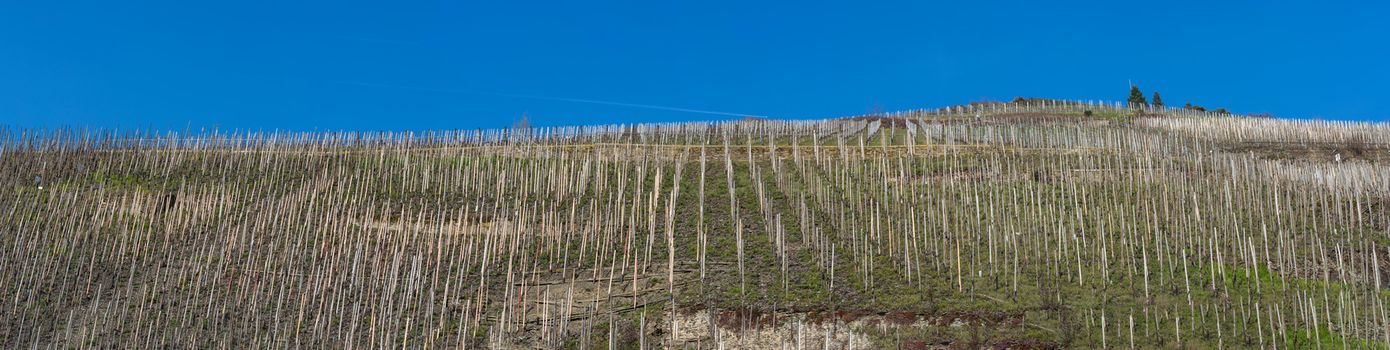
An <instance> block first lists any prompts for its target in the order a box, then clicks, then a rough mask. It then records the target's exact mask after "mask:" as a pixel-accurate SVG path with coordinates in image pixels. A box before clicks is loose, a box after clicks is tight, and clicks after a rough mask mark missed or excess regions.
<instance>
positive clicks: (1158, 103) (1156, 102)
mask: <svg viewBox="0 0 1390 350" xmlns="http://www.w3.org/2000/svg"><path fill="white" fill-rule="evenodd" d="M1154 107H1163V98H1160V97H1158V91H1154Z"/></svg>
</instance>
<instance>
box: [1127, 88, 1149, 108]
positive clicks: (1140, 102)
mask: <svg viewBox="0 0 1390 350" xmlns="http://www.w3.org/2000/svg"><path fill="white" fill-rule="evenodd" d="M1147 105H1149V101H1146V100H1144V92H1143V91H1139V86H1138V85H1130V86H1129V106H1130V107H1141V106H1147Z"/></svg>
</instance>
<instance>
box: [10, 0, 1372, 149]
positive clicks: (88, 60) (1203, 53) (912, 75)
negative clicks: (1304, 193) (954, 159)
mask: <svg viewBox="0 0 1390 350" xmlns="http://www.w3.org/2000/svg"><path fill="white" fill-rule="evenodd" d="M1387 13H1390V5H1386V4H1385V2H1372V1H1367V2H1364V3H1348V2H1339V1H1319V2H1307V1H1298V2H1295V1H1143V2H1131V1H1096V2H1068V1H1057V2H1044V1H968V2H967V1H958V2H945V3H944V4H936V3H928V2H877V3H868V2H785V3H753V2H744V1H662V0H657V1H652V0H647V1H627V2H605V1H574V2H554V3H551V2H532V1H488V2H483V1H477V2H409V1H393V2H353V1H322V2H299V1H227V2H219V3H203V2H196V1H195V2H189V1H170V2H163V3H157V2H115V1H92V2H67V1H8V2H4V3H3V4H0V125H10V126H17V127H65V126H66V127H82V126H89V127H119V128H156V129H183V128H185V127H190V126H191V127H193V128H201V127H220V128H223V129H263V130H271V129H280V130H422V129H471V128H480V127H482V128H487V127H504V126H507V125H510V124H511V123H512V122H513V121H514V120H516V119H517V118H518V117H520V116H521V115H522V114H523V113H525V114H526V115H528V116H529V118H530V119H531V120H532V122H533V123H534V124H538V125H575V124H594V123H620V122H647V121H684V120H709V119H727V118H736V116H735V115H743V114H750V115H764V116H771V117H775V118H819V117H833V116H842V115H849V114H858V113H863V112H866V111H869V110H870V109H871V108H874V106H881V107H882V108H883V109H885V110H902V109H913V108H924V107H936V106H942V105H949V104H958V103H965V102H969V101H973V100H979V99H982V98H990V99H998V100H1007V99H1009V98H1012V97H1014V96H1037V97H1052V98H1069V99H1107V100H1121V99H1123V98H1124V97H1125V96H1126V94H1127V90H1126V84H1127V82H1129V81H1133V82H1135V83H1137V84H1138V85H1139V86H1140V87H1141V88H1143V89H1144V90H1145V91H1146V92H1151V91H1152V90H1155V89H1157V90H1159V91H1160V92H1161V93H1162V94H1163V97H1164V100H1165V101H1166V102H1167V103H1168V104H1170V105H1174V104H1178V105H1180V104H1182V103H1183V102H1186V101H1191V102H1193V103H1197V104H1200V105H1204V106H1207V107H1218V106H1224V107H1227V108H1229V109H1231V110H1233V111H1236V112H1245V113H1253V112H1272V113H1275V114H1277V115H1280V116H1286V117H1301V118H1316V117H1321V118H1326V119H1353V120H1387V119H1390V89H1387V88H1386V86H1387V85H1386V84H1387V80H1390V69H1387V66H1390V64H1387V63H1386V62H1390V48H1387V46H1390V45H1387V42H1390V25H1387V24H1385V21H1384V18H1383V17H1384V16H1385V14H1387ZM583 101H610V102H618V103H622V104H631V105H616V104H601V103H591V102H583ZM633 105H643V106H659V107H672V108H674V109H658V108H647V107H639V106H633ZM689 110H695V111H706V112H721V113H729V114H715V113H700V112H694V111H689Z"/></svg>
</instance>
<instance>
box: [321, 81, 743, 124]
mask: <svg viewBox="0 0 1390 350" xmlns="http://www.w3.org/2000/svg"><path fill="white" fill-rule="evenodd" d="M334 83H338V84H346V85H357V86H366V87H376V88H387V89H405V90H419V91H434V92H451V93H460V94H469V95H483V96H500V97H513V98H528V99H533V100H548V101H561V102H577V103H592V104H600V105H609V106H622V107H633V108H646V109H657V110H663V111H674V112H687V113H701V114H713V115H724V116H734V117H761V118H767V116H763V115H757V114H750V113H734V112H720V111H710V110H703V109H691V108H681V107H670V106H657V105H647V104H638V103H625V102H613V101H603V100H590V99H584V98H570V97H554V96H540V95H522V94H501V93H491V92H481V91H471V90H460V89H444V88H431V87H421V86H404V85H387V84H377V83H366V82H360V81H334Z"/></svg>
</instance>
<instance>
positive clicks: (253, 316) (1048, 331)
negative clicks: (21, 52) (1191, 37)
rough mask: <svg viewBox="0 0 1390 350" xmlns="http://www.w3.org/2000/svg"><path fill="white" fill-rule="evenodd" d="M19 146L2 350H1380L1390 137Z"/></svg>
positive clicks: (964, 120) (885, 123) (891, 128)
mask: <svg viewBox="0 0 1390 350" xmlns="http://www.w3.org/2000/svg"><path fill="white" fill-rule="evenodd" d="M0 142H2V143H3V144H2V145H0V182H3V184H2V186H0V218H3V219H0V271H3V273H0V300H3V301H0V310H2V311H0V347H4V348H43V349H47V348H138V349H157V348H190V349H203V348H234V349H235V348H335V349H336V348H344V349H353V348H363V349H367V348H371V349H375V348H396V349H400V348H493V349H503V348H505V349H529V348H535V349H553V348H568V349H610V348H617V349H639V348H676V349H716V348H719V349H784V348H792V349H880V348H888V349H936V348H1011V349H1031V348H1036V349H1047V348H1101V347H1111V348H1129V347H1159V348H1176V347H1192V348H1255V347H1259V348H1328V349H1331V348H1385V347H1387V345H1390V314H1387V313H1390V305H1386V304H1387V303H1390V289H1386V288H1387V287H1390V125H1387V124H1371V123H1353V122H1330V121H1296V120H1281V119H1268V118H1253V117H1242V116H1231V115H1217V114H1208V113H1203V112H1195V111H1189V110H1182V109H1166V108H1127V107H1124V106H1121V105H1116V104H1113V103H1095V102H1063V101H1053V100H1042V101H1030V102H1029V103H995V104H972V105H962V106H954V107H947V108H941V109H932V110H916V111H907V112H899V113H885V114H875V115H865V116H855V117H846V118H838V119H827V120H809V121H779V120H754V119H747V120H739V121H727V122H712V123H679V124H639V125H604V126H584V127H555V128H527V129H506V130H461V131H439V132H423V133H421V132H414V133H289V132H273V133H271V132H226V131H183V132H146V131H124V130H13V129H12V130H8V131H4V134H3V135H0ZM1381 261H1385V263H1382V262H1381Z"/></svg>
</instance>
